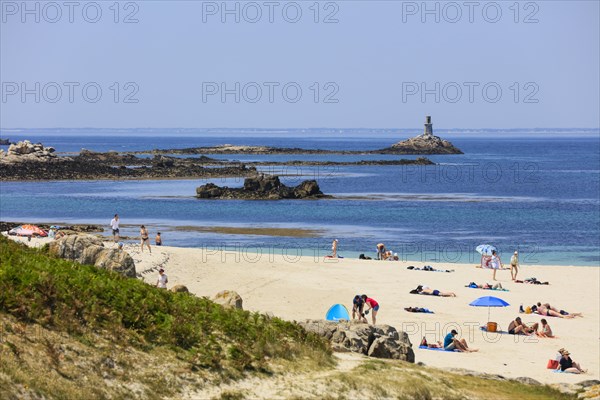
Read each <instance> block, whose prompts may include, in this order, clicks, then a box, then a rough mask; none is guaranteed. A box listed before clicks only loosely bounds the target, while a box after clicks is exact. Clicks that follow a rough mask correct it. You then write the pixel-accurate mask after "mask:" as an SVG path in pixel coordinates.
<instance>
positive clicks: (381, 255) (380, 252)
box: [377, 243, 385, 260]
mask: <svg viewBox="0 0 600 400" xmlns="http://www.w3.org/2000/svg"><path fill="white" fill-rule="evenodd" d="M377 259H378V260H385V244H383V243H377Z"/></svg>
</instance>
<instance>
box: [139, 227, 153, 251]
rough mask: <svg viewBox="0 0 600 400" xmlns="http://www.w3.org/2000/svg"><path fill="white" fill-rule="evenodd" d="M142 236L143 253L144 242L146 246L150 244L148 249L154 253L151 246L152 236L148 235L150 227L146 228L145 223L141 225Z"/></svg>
mask: <svg viewBox="0 0 600 400" xmlns="http://www.w3.org/2000/svg"><path fill="white" fill-rule="evenodd" d="M140 238H141V243H140V249H141V251H142V253H143V252H144V244H145V245H146V246H148V251H149V252H150V254H152V249H151V248H150V236H148V229H146V227H145V226H144V225H142V226H141V227H140Z"/></svg>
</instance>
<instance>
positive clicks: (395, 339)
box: [299, 320, 415, 363]
mask: <svg viewBox="0 0 600 400" xmlns="http://www.w3.org/2000/svg"><path fill="white" fill-rule="evenodd" d="M299 325H300V326H302V327H303V328H304V329H305V330H307V331H308V332H313V333H316V334H317V335H319V336H322V337H324V338H326V339H327V340H329V341H330V342H331V344H332V348H333V350H334V351H341V352H344V351H351V352H353V353H360V354H364V355H368V356H370V357H376V358H389V359H394V360H404V361H408V362H412V363H414V362H415V353H414V351H413V349H412V343H411V342H410V339H409V338H408V334H407V333H406V332H398V331H397V330H396V328H394V327H393V326H389V325H367V324H363V323H359V322H356V321H340V322H333V321H326V320H307V321H305V322H300V323H299Z"/></svg>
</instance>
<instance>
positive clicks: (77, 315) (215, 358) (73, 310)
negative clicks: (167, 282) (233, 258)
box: [0, 236, 332, 371]
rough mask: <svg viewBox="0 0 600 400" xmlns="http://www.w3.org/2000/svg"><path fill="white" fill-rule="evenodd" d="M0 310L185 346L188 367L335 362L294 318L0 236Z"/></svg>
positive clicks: (69, 327) (69, 328)
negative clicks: (173, 288)
mask: <svg viewBox="0 0 600 400" xmlns="http://www.w3.org/2000/svg"><path fill="white" fill-rule="evenodd" d="M0 311H3V312H6V313H8V314H11V315H13V316H15V317H16V318H18V319H19V320H21V321H24V322H35V323H39V324H41V325H42V326H44V327H51V328H53V329H58V330H62V331H66V332H67V333H69V334H71V335H78V336H80V337H82V340H85V336H86V333H87V332H92V331H94V332H97V331H103V332H107V333H109V334H110V335H111V336H112V338H113V339H114V340H117V341H118V342H120V343H126V344H128V345H132V346H136V347H137V348H141V349H144V348H151V347H155V346H168V347H170V348H172V349H175V350H177V351H182V352H184V353H185V357H186V359H187V360H188V361H189V362H190V363H191V364H192V366H193V368H210V369H214V370H221V369H227V370H230V371H243V370H254V369H259V370H261V369H263V368H264V367H265V366H266V365H265V360H268V359H278V358H279V359H282V360H293V359H295V358H296V357H307V356H308V357H309V358H311V359H313V360H315V361H316V363H317V364H318V363H322V364H331V363H332V361H331V351H330V350H329V346H328V344H327V343H326V342H325V341H324V340H323V339H321V338H320V337H318V336H316V335H314V334H311V333H307V332H306V331H304V330H303V329H302V328H301V327H299V326H298V325H296V324H293V323H291V322H287V321H283V320H281V319H278V318H267V317H265V316H263V315H261V314H258V313H251V312H247V311H242V310H234V309H226V308H223V307H221V306H220V305H217V304H214V303H213V302H211V301H209V300H208V299H206V298H198V297H195V296H193V295H190V294H187V293H172V292H169V291H165V290H158V289H156V288H154V287H151V286H149V285H147V284H145V283H143V282H141V281H139V280H136V279H130V278H124V277H122V276H120V275H118V274H116V273H113V272H109V271H105V270H101V269H98V268H95V267H93V266H86V265H80V264H76V263H73V262H69V261H66V260H62V259H56V258H52V257H49V256H48V255H47V254H45V253H44V252H43V251H40V250H36V249H31V248H27V247H25V246H23V245H20V244H17V243H15V242H13V241H11V240H8V239H6V238H5V237H2V236H0Z"/></svg>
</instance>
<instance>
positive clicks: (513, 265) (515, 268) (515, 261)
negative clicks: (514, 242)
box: [510, 250, 519, 281]
mask: <svg viewBox="0 0 600 400" xmlns="http://www.w3.org/2000/svg"><path fill="white" fill-rule="evenodd" d="M518 273H519V252H518V251H516V250H515V253H514V254H513V256H512V257H511V258H510V277H511V278H512V280H513V281H516V280H517V274H518Z"/></svg>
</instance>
